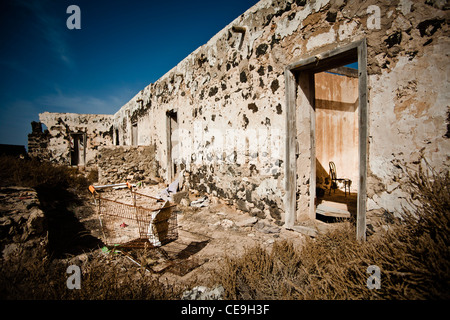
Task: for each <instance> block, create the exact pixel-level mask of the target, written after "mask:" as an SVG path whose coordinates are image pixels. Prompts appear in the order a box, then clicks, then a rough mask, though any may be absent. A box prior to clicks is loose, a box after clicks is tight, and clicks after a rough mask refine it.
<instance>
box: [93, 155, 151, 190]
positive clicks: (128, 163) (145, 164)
mask: <svg viewBox="0 0 450 320" xmlns="http://www.w3.org/2000/svg"><path fill="white" fill-rule="evenodd" d="M97 164H98V175H99V181H98V182H99V184H112V183H123V182H126V181H130V182H139V181H143V182H145V183H153V182H155V181H156V180H158V176H157V174H158V163H157V162H156V160H155V146H109V147H102V148H100V149H99V151H98V160H97Z"/></svg>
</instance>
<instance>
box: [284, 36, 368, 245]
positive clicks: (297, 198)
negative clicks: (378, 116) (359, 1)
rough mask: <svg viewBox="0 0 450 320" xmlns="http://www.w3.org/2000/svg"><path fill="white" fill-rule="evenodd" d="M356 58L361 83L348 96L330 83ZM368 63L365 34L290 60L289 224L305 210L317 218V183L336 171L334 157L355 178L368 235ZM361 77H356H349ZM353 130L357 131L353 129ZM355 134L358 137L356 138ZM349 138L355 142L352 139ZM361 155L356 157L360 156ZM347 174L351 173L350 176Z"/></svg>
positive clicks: (362, 230) (359, 223)
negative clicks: (332, 169) (343, 67)
mask: <svg viewBox="0 0 450 320" xmlns="http://www.w3.org/2000/svg"><path fill="white" fill-rule="evenodd" d="M351 63H356V65H357V78H356V79H357V83H356V87H355V90H357V97H356V98H355V96H351V97H350V98H348V97H347V96H346V97H345V99H342V95H343V93H344V92H343V91H342V89H340V91H339V90H338V91H339V92H338V91H336V90H334V91H335V92H334V93H333V92H331V91H333V90H330V89H331V88H332V86H333V84H332V83H333V81H335V82H336V83H340V82H342V79H344V78H338V77H343V76H345V75H343V73H344V71H342V70H343V69H336V68H339V67H342V66H346V65H348V64H351ZM366 68H367V46H366V41H365V40H360V41H357V42H354V43H351V44H348V45H345V46H341V47H337V48H336V49H333V50H330V51H327V52H323V53H320V54H318V55H315V56H311V57H308V58H305V59H303V60H300V61H299V62H295V63H293V64H290V65H288V66H287V67H286V69H285V81H286V145H285V150H286V157H285V159H286V166H285V177H286V178H285V179H286V180H285V182H286V184H285V187H286V196H285V210H286V212H285V224H286V226H288V227H289V226H293V225H295V223H296V221H298V219H299V218H300V217H301V216H303V217H305V216H307V217H308V218H309V219H316V214H317V204H318V201H317V192H318V191H320V190H319V189H320V188H318V183H317V182H318V180H317V178H318V175H323V176H324V177H326V176H327V175H328V176H331V174H330V171H329V170H330V169H329V168H330V166H329V165H330V162H334V163H335V164H336V162H338V163H339V165H338V166H336V168H337V175H338V177H337V178H341V177H342V178H348V179H349V180H351V181H352V184H353V186H352V187H353V190H351V191H352V193H353V194H354V195H355V196H356V203H355V206H356V238H357V239H360V240H365V237H366V175H367V174H366V172H367V71H366ZM339 70H341V71H339ZM346 71H349V70H346ZM324 72H325V73H324ZM350 72H351V71H350ZM345 77H348V76H345ZM349 78H351V77H349ZM356 79H354V80H351V79H350V80H349V83H350V82H352V81H355V80H356ZM347 80H348V79H347ZM353 85H355V84H353ZM356 88H357V89H356ZM316 91H317V93H316ZM336 94H338V95H339V94H340V95H341V97H339V99H338V98H336V96H333V95H336ZM347 98H348V99H347ZM356 119H357V120H356ZM355 121H357V123H355ZM350 123H352V125H350ZM347 130H348V131H347ZM349 131H353V132H352V133H350V132H349ZM355 135H356V137H357V139H354V137H355ZM347 140H348V141H351V143H348V141H347ZM327 148H331V149H327ZM355 157H356V162H355V161H354V160H355ZM349 159H352V160H351V161H350V160H349ZM352 163H353V164H352ZM355 163H357V164H355ZM347 165H348V166H349V167H351V168H353V169H349V171H347V169H344V168H346V167H347ZM355 166H356V167H355ZM343 170H344V171H343ZM355 171H356V172H355ZM318 173H319V174H318ZM345 175H348V177H346V176H345ZM319 180H320V179H319ZM325 190H327V189H325ZM327 191H329V190H327ZM333 191H335V190H333ZM333 191H332V192H333ZM344 196H345V195H344Z"/></svg>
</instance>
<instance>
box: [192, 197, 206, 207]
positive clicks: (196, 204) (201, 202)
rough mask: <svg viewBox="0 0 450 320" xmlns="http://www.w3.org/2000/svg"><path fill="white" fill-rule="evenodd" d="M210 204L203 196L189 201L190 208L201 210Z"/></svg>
mask: <svg viewBox="0 0 450 320" xmlns="http://www.w3.org/2000/svg"><path fill="white" fill-rule="evenodd" d="M209 204H210V200H209V199H208V197H207V196H204V197H202V198H200V199H198V200H194V201H191V207H196V208H202V207H207V206H209Z"/></svg>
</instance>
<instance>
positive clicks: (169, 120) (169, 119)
mask: <svg viewBox="0 0 450 320" xmlns="http://www.w3.org/2000/svg"><path fill="white" fill-rule="evenodd" d="M166 128H167V180H168V181H169V182H170V181H172V180H173V179H174V178H175V176H176V175H177V173H178V167H177V164H178V159H179V157H180V154H179V133H178V114H177V111H176V110H170V111H168V112H167V113H166Z"/></svg>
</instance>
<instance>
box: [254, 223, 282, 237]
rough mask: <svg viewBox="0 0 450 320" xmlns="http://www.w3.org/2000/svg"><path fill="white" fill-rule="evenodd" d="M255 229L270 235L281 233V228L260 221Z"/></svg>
mask: <svg viewBox="0 0 450 320" xmlns="http://www.w3.org/2000/svg"><path fill="white" fill-rule="evenodd" d="M255 229H256V230H258V231H260V232H262V233H268V234H270V233H279V232H280V227H277V226H272V225H268V224H265V223H264V222H262V221H259V222H258V223H256V225H255Z"/></svg>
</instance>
